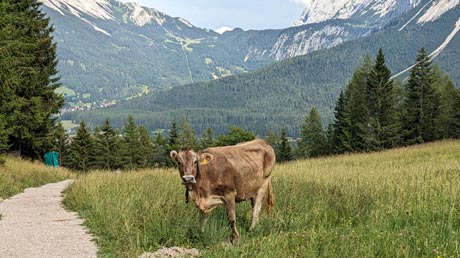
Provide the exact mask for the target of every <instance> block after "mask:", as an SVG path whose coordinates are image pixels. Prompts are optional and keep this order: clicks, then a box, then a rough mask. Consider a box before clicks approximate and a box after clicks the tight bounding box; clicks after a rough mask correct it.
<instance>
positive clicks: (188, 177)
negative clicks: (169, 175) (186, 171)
mask: <svg viewBox="0 0 460 258" xmlns="http://www.w3.org/2000/svg"><path fill="white" fill-rule="evenodd" d="M182 179H183V180H184V183H186V184H189V183H192V184H194V183H196V180H195V176H193V175H186V176H183V177H182Z"/></svg>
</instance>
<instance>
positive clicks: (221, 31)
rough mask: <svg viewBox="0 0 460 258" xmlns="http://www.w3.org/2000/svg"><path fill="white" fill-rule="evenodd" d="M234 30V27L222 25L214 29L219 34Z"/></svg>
mask: <svg viewBox="0 0 460 258" xmlns="http://www.w3.org/2000/svg"><path fill="white" fill-rule="evenodd" d="M232 30H233V28H230V27H228V26H222V27H220V28H218V29H215V30H214V31H215V32H217V33H219V34H224V32H227V31H232Z"/></svg>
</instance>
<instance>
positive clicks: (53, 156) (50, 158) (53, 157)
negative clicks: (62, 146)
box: [45, 151, 59, 168]
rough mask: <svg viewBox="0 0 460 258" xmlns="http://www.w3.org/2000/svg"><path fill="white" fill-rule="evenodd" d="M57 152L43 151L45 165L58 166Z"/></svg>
mask: <svg viewBox="0 0 460 258" xmlns="http://www.w3.org/2000/svg"><path fill="white" fill-rule="evenodd" d="M58 158H59V152H56V151H51V152H47V153H45V165H47V166H49V167H54V168H57V167H59V160H58Z"/></svg>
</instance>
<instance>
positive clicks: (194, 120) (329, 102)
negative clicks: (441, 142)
mask: <svg viewBox="0 0 460 258" xmlns="http://www.w3.org/2000/svg"><path fill="white" fill-rule="evenodd" d="M423 6H424V5H423V4H421V5H419V8H415V9H413V10H412V11H410V12H408V13H407V14H405V15H404V16H402V17H400V18H398V19H395V20H393V21H392V22H391V23H390V24H389V25H388V26H386V27H385V28H384V29H383V30H382V31H379V32H376V33H373V34H372V35H370V36H368V37H366V38H363V39H359V40H355V41H351V42H347V43H344V44H341V45H340V46H338V47H335V48H332V49H329V50H322V51H317V52H314V53H311V54H308V55H305V56H300V57H296V58H293V59H289V60H286V61H282V62H279V63H275V64H273V65H270V66H268V67H265V68H262V69H259V70H257V71H255V72H252V73H248V74H242V75H237V76H232V77H227V78H223V79H220V80H216V81H211V82H205V83H195V84H191V85H186V86H180V87H175V88H173V89H171V90H169V91H165V92H161V93H158V94H155V95H151V96H144V97H142V98H141V99H137V100H136V101H128V102H124V103H120V104H119V105H117V106H116V107H115V108H112V109H108V110H99V111H95V112H90V113H79V114H67V118H72V119H74V120H81V119H84V120H87V121H90V122H93V123H100V121H101V119H103V118H105V117H108V118H110V119H111V120H112V121H113V122H114V124H115V125H118V126H121V125H122V124H123V121H125V120H126V118H125V117H127V115H128V114H133V115H135V116H136V119H137V121H139V123H142V124H145V125H146V126H147V127H148V128H168V127H169V124H170V121H171V118H172V117H181V116H187V118H188V121H189V122H190V123H191V124H192V125H193V126H194V128H195V129H196V130H197V132H201V131H203V130H204V129H205V128H207V127H211V128H213V129H214V130H216V131H217V132H222V131H225V130H226V129H227V127H228V126H230V125H238V126H242V127H244V128H247V129H251V130H255V131H256V132H257V133H259V134H261V135H264V134H265V133H266V131H267V130H268V129H279V128H281V127H286V128H287V129H288V132H289V134H291V135H296V134H298V132H299V125H300V122H301V120H303V118H304V117H305V116H306V114H307V112H308V111H309V110H310V108H311V107H313V106H316V107H317V108H318V109H319V111H320V113H321V114H322V115H323V118H324V119H325V120H330V119H331V117H332V108H333V107H334V104H335V101H336V99H337V96H338V93H339V92H340V89H342V88H343V87H344V86H345V85H346V83H347V81H348V80H349V79H350V78H351V75H352V73H353V71H354V69H355V68H356V67H357V66H358V64H359V63H360V61H361V60H362V59H363V57H364V56H365V55H366V54H370V55H371V56H375V55H376V53H377V51H378V49H379V48H383V51H384V53H385V55H386V61H387V63H388V65H389V67H390V68H391V69H392V71H393V73H394V74H395V73H397V72H399V71H402V70H404V69H406V68H407V67H409V66H411V65H412V64H413V63H414V62H415V58H416V56H417V51H418V50H419V49H421V48H422V47H425V48H426V49H427V51H428V53H432V52H433V51H435V50H437V49H438V52H436V54H434V55H433V57H435V59H434V62H435V63H438V64H439V66H440V67H441V69H442V70H444V71H446V72H447V73H448V74H450V75H451V76H452V78H453V79H454V81H456V82H457V81H458V80H459V78H460V70H459V69H458V66H459V63H458V60H460V51H459V50H458V49H460V48H459V46H460V37H459V35H458V34H457V31H458V29H459V28H460V22H459V17H460V8H459V7H458V5H457V6H456V7H454V8H451V9H450V10H449V11H447V12H445V13H444V14H443V15H442V16H440V17H437V19H435V20H428V21H426V20H421V18H423V17H426V14H427V13H428V11H429V8H426V7H423ZM421 8H425V9H423V10H421ZM404 76H405V75H404V74H403V75H401V76H400V78H401V79H404V78H405V77H404ZM120 114H125V115H120Z"/></svg>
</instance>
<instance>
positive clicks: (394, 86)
mask: <svg viewBox="0 0 460 258" xmlns="http://www.w3.org/2000/svg"><path fill="white" fill-rule="evenodd" d="M334 110H335V112H334V121H333V123H331V124H329V126H328V127H327V128H326V129H324V128H323V127H322V124H321V117H320V114H319V113H318V111H317V109H316V108H312V109H311V111H310V113H309V114H308V116H307V117H306V118H305V121H304V122H303V124H302V126H301V132H300V139H299V140H298V142H297V146H298V148H297V149H296V151H295V152H294V154H295V157H298V158H307V157H317V156H324V155H331V154H342V153H352V152H370V151H379V150H383V149H389V148H394V147H399V146H408V145H412V144H417V143H426V142H430V141H435V140H441V139H448V138H460V91H459V90H458V89H456V88H455V86H454V83H453V81H452V80H451V79H450V78H449V76H447V75H446V74H444V73H443V72H442V71H441V70H440V69H439V68H438V67H437V66H433V65H432V63H431V60H430V57H429V56H428V55H427V53H426V51H425V49H423V48H422V49H421V50H420V51H419V54H418V57H417V60H416V63H415V65H414V66H413V67H412V69H411V70H410V75H409V77H408V79H407V81H406V82H403V83H401V82H398V81H395V80H392V77H391V71H390V70H389V69H388V67H387V65H386V64H385V57H384V54H383V52H382V50H380V51H379V53H378V55H377V57H376V60H375V61H372V60H371V58H370V57H366V58H365V60H364V62H363V63H362V64H361V65H360V66H359V67H358V68H357V69H356V70H355V72H354V74H353V77H352V79H351V80H350V82H349V83H348V85H347V86H346V87H345V89H344V90H343V91H342V92H341V93H340V96H339V98H338V100H337V102H336V105H335V109H334Z"/></svg>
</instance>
